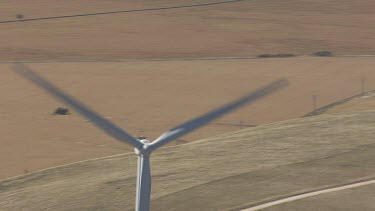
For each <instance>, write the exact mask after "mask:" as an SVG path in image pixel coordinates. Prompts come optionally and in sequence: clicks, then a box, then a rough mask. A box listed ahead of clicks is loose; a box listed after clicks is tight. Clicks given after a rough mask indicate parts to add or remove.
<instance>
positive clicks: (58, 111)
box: [53, 107, 70, 115]
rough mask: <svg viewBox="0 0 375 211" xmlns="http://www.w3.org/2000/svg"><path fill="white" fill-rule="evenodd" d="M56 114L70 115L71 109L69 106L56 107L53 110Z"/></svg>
mask: <svg viewBox="0 0 375 211" xmlns="http://www.w3.org/2000/svg"><path fill="white" fill-rule="evenodd" d="M53 114H54V115H68V114H70V112H69V109H67V108H61V107H59V108H56V110H55V112H53Z"/></svg>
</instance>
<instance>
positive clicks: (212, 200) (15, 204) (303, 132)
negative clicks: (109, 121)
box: [0, 111, 375, 210]
mask: <svg viewBox="0 0 375 211" xmlns="http://www.w3.org/2000/svg"><path fill="white" fill-rule="evenodd" d="M374 122H375V112H373V111H368V112H361V113H355V114H341V115H321V116H317V117H311V118H305V119H295V120H289V121H284V122H279V123H274V124H269V125H264V126H259V127H256V128H250V129H244V130H240V131H236V132H232V133H228V134H224V135H220V136H216V137H212V138H210V139H205V140H202V141H198V142H194V143H191V144H187V145H181V146H175V147H169V148H164V149H161V150H160V151H158V152H156V153H155V154H153V156H152V175H153V190H152V207H153V209H152V210H197V209H198V208H199V209H200V210H227V209H234V208H240V207H247V206H250V205H251V204H255V203H259V202H261V201H267V200H270V199H272V198H279V197H281V196H285V195H290V194H295V193H299V192H304V191H308V190H314V189H319V188H323V187H328V186H332V185H338V184H345V183H349V182H353V181H356V180H360V179H365V178H373V177H374V176H375V162H374V159H373V154H374V152H375V139H374V137H375V136H374V132H373V131H374V130H375V124H374ZM135 164H136V156H135V155H134V154H133V153H130V154H123V155H119V156H114V157H109V158H103V159H97V160H91V161H85V162H80V163H76V164H72V165H67V166H62V167H57V168H52V169H48V170H45V171H40V172H35V173H32V174H29V175H24V176H20V177H17V178H13V179H8V180H5V181H2V182H1V183H0V207H1V208H2V209H5V210H7V209H15V210H20V209H30V210H132V209H133V204H134V194H135V193H134V188H135V172H136V166H135Z"/></svg>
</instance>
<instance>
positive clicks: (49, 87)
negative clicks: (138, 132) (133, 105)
mask: <svg viewBox="0 0 375 211" xmlns="http://www.w3.org/2000/svg"><path fill="white" fill-rule="evenodd" d="M11 68H12V69H13V70H14V71H15V72H16V73H18V74H19V75H21V76H23V77H24V78H26V79H28V80H29V81H31V82H33V83H34V84H36V85H37V86H39V87H40V88H41V89H43V90H45V91H46V92H47V93H49V94H50V95H52V96H54V97H55V98H57V99H58V100H60V101H62V102H63V103H65V104H67V105H68V106H70V107H71V108H73V109H74V110H76V111H77V112H78V113H79V114H81V115H82V116H84V117H86V118H87V119H89V120H90V121H91V122H92V123H94V125H95V126H97V127H98V128H99V129H101V130H103V131H104V132H106V133H107V134H108V135H110V136H112V137H113V138H115V139H116V140H118V141H121V142H123V143H126V144H130V145H132V146H134V147H136V148H138V149H143V144H142V143H141V142H140V141H139V140H138V139H136V138H134V137H133V136H131V135H129V134H128V133H126V132H125V131H124V130H122V129H121V128H119V127H118V126H116V125H115V124H114V123H112V122H110V121H109V120H107V119H105V118H104V117H102V116H100V115H99V114H98V113H96V112H95V111H93V110H91V109H90V108H89V107H87V106H85V105H83V104H82V103H80V102H79V101H78V100H76V99H74V98H73V97H71V96H69V95H68V94H66V93H64V92H63V91H61V90H60V89H59V88H57V87H56V86H54V85H53V84H51V83H50V82H48V81H47V80H45V79H43V78H42V77H41V76H39V75H38V74H36V73H35V72H33V71H32V70H31V69H30V68H29V67H27V66H26V65H24V64H20V63H17V64H14V65H13V66H12V67H11Z"/></svg>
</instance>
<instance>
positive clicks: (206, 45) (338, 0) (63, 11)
mask: <svg viewBox="0 0 375 211" xmlns="http://www.w3.org/2000/svg"><path fill="white" fill-rule="evenodd" d="M199 2H213V0H200V1H198V0H194V1H193V0H178V1H172V0H158V1H155V0H140V1H130V0H127V1H114V0H111V1H90V0H75V1H73V0H70V1H59V0H38V1H28V0H3V1H1V2H0V8H1V13H0V21H5V20H14V19H15V18H16V15H17V14H22V15H23V16H24V19H26V18H38V17H46V16H61V15H72V14H81V13H95V12H106V11H115V10H131V9H142V8H154V7H162V6H167V5H188V4H191V3H199ZM374 13H375V2H374V1H372V0H356V1H353V0H331V1H327V0H284V1H280V0H248V1H240V2H235V3H230V4H221V5H212V6H206V7H194V8H182V9H174V10H160V11H146V12H137V13H122V14H113V15H102V16H90V17H79V18H74V19H59V20H58V19H55V20H43V21H35V22H23V23H9V24H0V31H1V33H0V40H1V46H0V60H1V61H8V60H34V61H35V60H66V59H74V60H77V59H78V60H79V59H84V60H86V59H106V60H114V59H123V58H140V59H143V58H176V57H179V58H181V57H195V58H199V57H215V56H230V57H231V56H256V55H258V54H266V53H269V54H273V53H292V54H297V55H301V54H311V53H313V52H315V51H320V50H329V51H332V52H334V53H335V54H375V49H374V46H375V39H374V37H375V28H374V27H370V26H373V25H375V19H374V16H373V14H374Z"/></svg>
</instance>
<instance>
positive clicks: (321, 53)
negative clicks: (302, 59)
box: [313, 51, 333, 56]
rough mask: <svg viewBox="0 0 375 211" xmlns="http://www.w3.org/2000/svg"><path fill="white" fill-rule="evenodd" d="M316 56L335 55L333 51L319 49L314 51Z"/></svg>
mask: <svg viewBox="0 0 375 211" xmlns="http://www.w3.org/2000/svg"><path fill="white" fill-rule="evenodd" d="M313 55H314V56H333V54H332V52H331V51H318V52H315V53H313Z"/></svg>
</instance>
